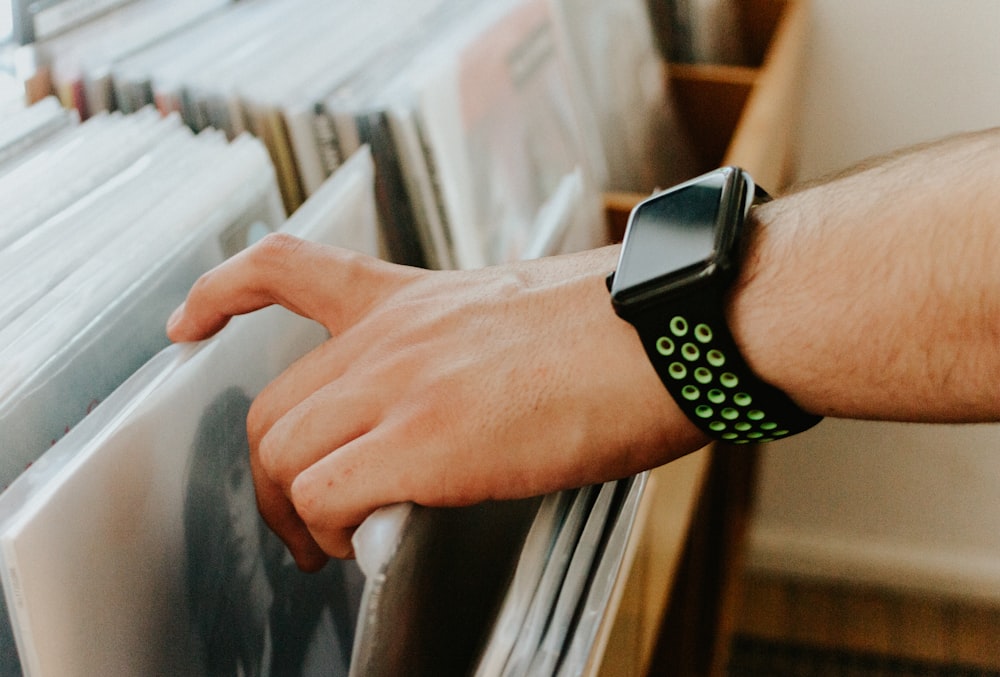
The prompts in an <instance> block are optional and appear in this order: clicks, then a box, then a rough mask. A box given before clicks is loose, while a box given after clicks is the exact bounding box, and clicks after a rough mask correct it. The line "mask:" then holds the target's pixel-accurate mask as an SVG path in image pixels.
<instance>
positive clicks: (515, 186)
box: [111, 0, 604, 268]
mask: <svg viewBox="0 0 1000 677" xmlns="http://www.w3.org/2000/svg"><path fill="white" fill-rule="evenodd" d="M386 16H392V17H405V20H397V21H389V22H387V21H386V20H385V17H386ZM562 33H563V31H562V30H560V29H559V27H558V26H557V24H556V23H555V21H554V17H553V14H552V12H551V8H550V6H549V4H548V2H546V0H501V1H499V2H473V3H470V2H467V1H465V0H420V1H419V2H413V1H412V0H408V1H407V2H403V1H402V0H376V1H375V2H370V3H365V4H364V5H361V6H358V5H356V4H353V3H352V4H347V3H336V2H334V3H330V2H319V1H318V0H294V1H293V2H291V4H289V2H288V1H285V2H280V3H278V2H271V1H268V0H256V1H249V2H242V3H239V4H237V5H234V6H232V7H230V8H228V9H227V10H226V11H225V12H223V13H221V14H219V15H217V16H215V17H213V18H211V19H209V20H207V21H205V22H203V23H202V24H200V25H198V26H195V27H192V28H191V29H189V30H187V31H183V32H181V33H179V34H176V35H175V36H173V37H172V38H170V39H168V40H166V41H163V42H161V43H159V44H157V45H155V46H153V47H151V48H150V49H148V50H146V51H144V52H140V53H138V54H135V55H134V56H132V57H131V58H128V59H124V60H122V61H120V62H119V63H117V64H115V65H114V66H113V67H112V68H111V80H112V82H113V86H114V91H115V93H116V94H115V98H116V100H117V102H118V105H120V106H121V107H122V108H123V109H125V110H132V109H134V108H136V107H138V106H142V105H146V104H148V103H151V102H152V103H155V104H156V105H157V106H159V108H160V109H161V111H163V112H168V111H176V112H178V113H180V114H181V115H182V116H183V118H184V120H185V121H186V122H187V123H188V124H189V125H190V126H191V127H192V128H194V129H202V128H204V127H206V126H212V127H216V128H218V129H221V130H224V131H225V132H226V133H227V134H228V135H230V136H233V135H235V134H238V133H240V132H242V131H250V132H252V133H254V134H256V135H257V136H259V137H260V138H261V139H263V140H264V142H265V143H266V144H267V146H268V148H269V150H270V152H271V155H272V158H273V160H274V163H275V166H276V167H277V168H278V170H279V176H280V178H281V187H282V194H283V196H284V198H285V204H286V207H287V208H288V209H289V210H294V209H295V208H296V207H297V206H298V204H300V203H301V201H302V200H303V199H304V198H305V197H307V196H308V195H309V194H311V192H312V191H313V190H315V188H316V186H317V185H318V184H319V183H320V182H322V180H323V179H324V178H325V177H327V176H329V174H330V173H331V172H332V171H333V170H335V169H336V167H337V166H338V165H339V163H340V162H342V160H343V158H345V157H349V156H350V154H351V153H352V152H354V151H355V150H356V149H357V148H358V147H359V146H360V145H362V144H369V145H370V146H371V148H372V152H373V155H374V158H375V163H376V167H377V172H378V197H379V207H380V209H379V211H380V215H381V217H382V222H383V227H384V229H385V233H386V243H387V246H388V248H389V253H390V255H391V257H392V258H393V259H395V260H397V261H400V262H405V263H410V264H416V265H426V266H430V267H439V268H448V267H463V268H470V267H478V266H482V265H486V264H490V263H497V262H502V261H509V260H514V259H517V258H524V257H529V256H537V255H540V254H545V253H553V252H556V251H561V250H565V249H567V248H573V249H578V248H583V247H587V246H592V245H594V244H596V243H597V242H598V241H599V240H600V238H601V234H602V230H601V222H602V219H601V210H600V207H601V205H600V190H601V184H602V181H603V179H602V177H603V175H604V169H603V166H598V164H597V163H598V161H600V162H603V160H600V158H601V157H602V151H601V150H600V141H599V139H598V138H597V134H598V132H597V130H596V129H595V128H594V127H593V126H592V125H590V126H588V122H591V121H592V118H591V117H590V116H588V115H584V114H581V100H580V96H579V89H578V88H577V87H574V86H573V84H572V83H574V82H576V80H575V78H574V77H573V76H572V73H573V71H574V69H575V67H574V65H573V62H572V60H571V57H570V55H569V54H568V52H567V50H566V49H565V47H566V43H565V41H564V40H562V39H561V38H560V36H561V35H562ZM210 36H223V37H222V38H221V39H214V40H213V39H211V38H210Z"/></svg>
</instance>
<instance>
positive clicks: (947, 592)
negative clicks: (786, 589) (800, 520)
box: [746, 526, 1000, 603]
mask: <svg viewBox="0 0 1000 677" xmlns="http://www.w3.org/2000/svg"><path fill="white" fill-rule="evenodd" d="M746 565H747V568H748V570H749V571H750V572H751V573H763V574H775V575H784V576H798V577H807V578H816V579H822V580H829V581H832V582H844V583H852V584H859V585H870V586H874V587H880V588H885V589H889V590H898V591H899V592H905V593H916V594H925V595H935V596H945V597H956V598H962V599H969V600H976V601H983V602H988V603H997V602H1000V556H998V555H991V554H987V553H981V552H941V551H938V550H933V551H932V550H925V549H921V548H919V547H915V546H912V545H908V544H898V543H872V542H870V541H859V540H854V539H847V538H842V537H836V536H829V535H822V536H817V535H812V534H802V533H799V532H794V531H790V530H782V529H771V528H767V527H761V526H755V527H753V528H751V529H750V531H749V533H748V544H747V560H746Z"/></svg>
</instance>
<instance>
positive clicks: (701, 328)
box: [694, 324, 712, 343]
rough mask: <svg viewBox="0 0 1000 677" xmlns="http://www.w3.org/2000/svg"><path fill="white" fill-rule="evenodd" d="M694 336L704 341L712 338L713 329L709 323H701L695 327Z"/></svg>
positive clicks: (706, 341)
mask: <svg viewBox="0 0 1000 677" xmlns="http://www.w3.org/2000/svg"><path fill="white" fill-rule="evenodd" d="M694 337H695V338H696V339H698V340H699V341H701V342H702V343H708V342H709V341H711V340H712V329H711V327H709V326H708V325H707V324H699V325H697V326H695V328H694Z"/></svg>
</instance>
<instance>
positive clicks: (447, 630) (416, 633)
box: [351, 474, 647, 677]
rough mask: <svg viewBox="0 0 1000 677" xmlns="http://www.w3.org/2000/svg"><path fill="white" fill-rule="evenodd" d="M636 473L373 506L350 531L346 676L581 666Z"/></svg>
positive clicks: (612, 573) (637, 485)
mask: <svg viewBox="0 0 1000 677" xmlns="http://www.w3.org/2000/svg"><path fill="white" fill-rule="evenodd" d="M646 479H647V476H646V475H645V474H643V475H638V476H636V477H632V478H629V479H625V480H619V481H616V482H609V483H607V484H604V485H601V486H592V487H583V488H581V489H576V490H570V491H565V492H561V493H557V494H552V495H549V496H545V497H542V498H536V499H527V500H523V501H506V502H498V503H486V504H482V505H478V506H473V507H470V508H461V509H453V510H450V511H441V510H430V509H427V508H420V507H416V506H392V507H389V508H384V509H382V510H381V511H380V512H376V513H375V514H374V515H372V516H371V517H369V518H368V520H367V521H365V522H364V523H363V524H362V525H361V527H360V528H359V529H358V531H357V533H356V534H355V537H354V545H355V551H356V552H357V556H358V561H359V563H360V565H361V568H362V570H363V571H364V573H365V575H366V577H367V580H368V583H367V584H366V586H365V590H364V595H363V599H362V606H361V616H360V619H359V624H358V629H357V636H356V638H355V644H354V656H353V660H352V665H351V675H352V676H360V675H427V676H428V677H430V676H432V675H441V674H449V675H476V677H505V676H512V677H513V676H516V677H522V676H524V675H533V676H538V677H549V676H552V675H560V676H565V677H570V676H575V675H582V674H584V673H585V671H586V670H587V669H590V668H592V666H593V661H594V657H595V651H596V649H595V647H596V646H597V645H598V633H599V631H600V630H602V629H604V628H602V624H604V623H606V622H607V620H608V615H609V613H611V612H610V611H609V608H610V606H611V604H612V597H613V593H614V591H615V586H616V583H617V582H618V581H619V576H620V574H621V570H622V566H623V562H624V558H625V553H626V545H627V543H628V540H629V537H630V535H631V532H632V526H633V524H634V523H635V520H636V516H637V514H638V509H639V501H640V499H641V497H642V492H643V489H644V488H645V484H646Z"/></svg>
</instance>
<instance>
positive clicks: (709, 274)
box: [608, 167, 822, 444]
mask: <svg viewBox="0 0 1000 677" xmlns="http://www.w3.org/2000/svg"><path fill="white" fill-rule="evenodd" d="M767 200H770V197H769V196H768V194H767V193H766V192H765V191H763V190H762V189H761V188H759V187H757V186H756V185H755V184H754V182H753V179H751V178H750V175H749V174H747V173H746V172H745V171H743V170H742V169H739V168H738V167H723V168H721V169H717V170H715V171H713V172H709V173H708V174H705V175H703V176H700V177H698V178H695V179H692V180H690V181H687V182H685V183H682V184H680V185H678V186H675V187H674V188H671V189H669V190H666V191H664V192H662V193H659V194H657V195H654V196H652V197H650V198H648V199H646V200H644V201H643V202H641V203H639V204H638V205H636V207H635V208H634V209H633V210H632V213H631V214H630V216H629V220H628V225H627V227H626V231H625V239H624V242H623V243H622V248H621V254H620V257H619V260H618V266H617V268H616V270H615V272H614V273H612V274H611V275H610V276H609V277H608V289H609V291H610V292H611V303H612V306H613V307H614V309H615V312H617V313H618V315H619V316H620V317H622V318H623V319H624V320H626V321H628V322H629V323H630V324H632V325H633V326H634V327H635V329H636V331H637V332H638V334H639V337H640V339H641V340H642V345H643V347H644V348H645V350H646V354H647V355H648V356H649V360H650V362H651V363H652V365H653V367H654V368H655V369H656V373H657V374H658V375H659V377H660V379H661V380H662V381H663V384H664V385H665V386H666V388H667V390H668V391H669V392H670V394H671V396H672V397H673V398H674V400H676V402H677V404H678V405H679V406H680V408H681V410H682V411H683V412H684V414H685V415H686V416H687V417H688V418H689V419H691V421H692V422H693V423H694V424H695V425H697V426H698V427H699V428H700V429H701V430H702V431H704V432H705V433H707V434H708V435H709V436H710V437H712V438H714V439H717V440H722V441H725V442H730V443H734V444H746V443H749V442H771V441H774V440H778V439H782V438H785V437H788V436H790V435H794V434H795V433H798V432H801V431H803V430H806V429H807V428H810V427H812V426H814V425H816V423H818V422H819V421H820V420H821V418H822V417H820V416H816V415H813V414H810V413H808V412H806V411H803V410H802V409H801V408H799V407H798V406H797V405H796V404H795V403H794V402H792V400H791V399H790V398H789V397H788V396H787V395H785V394H784V393H783V392H781V391H780V390H779V389H777V388H775V387H774V386H772V385H770V384H768V383H765V382H764V381H763V380H761V379H760V378H759V377H757V376H756V375H755V374H754V373H753V371H752V370H751V369H750V367H749V365H747V363H746V361H745V360H744V359H743V357H742V356H741V355H740V352H739V350H738V348H737V347H736V343H735V341H734V340H733V336H732V334H731V333H730V331H729V327H728V325H727V323H726V318H725V304H726V295H727V292H728V290H729V288H730V286H731V285H732V283H733V281H734V280H735V279H736V275H737V272H738V270H739V262H740V254H741V247H742V244H743V233H744V224H745V222H746V219H747V217H748V215H749V213H750V210H751V208H752V207H753V206H754V205H756V204H760V203H761V202H765V201H767Z"/></svg>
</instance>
